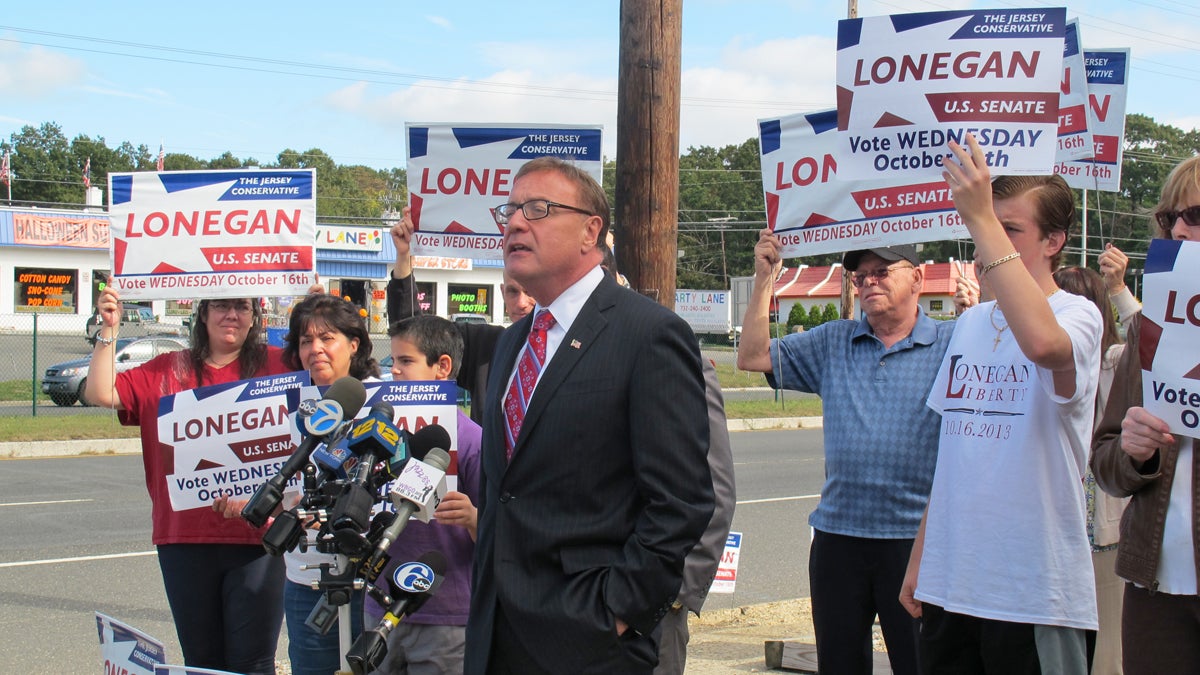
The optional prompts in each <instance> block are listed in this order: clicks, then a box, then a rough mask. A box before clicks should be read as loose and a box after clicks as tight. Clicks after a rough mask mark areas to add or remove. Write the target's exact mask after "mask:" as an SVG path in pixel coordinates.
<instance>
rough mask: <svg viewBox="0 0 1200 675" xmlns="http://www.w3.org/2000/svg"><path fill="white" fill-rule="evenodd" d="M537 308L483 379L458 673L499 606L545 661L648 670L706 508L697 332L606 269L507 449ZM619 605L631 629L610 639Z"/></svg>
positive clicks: (481, 644) (548, 668)
mask: <svg viewBox="0 0 1200 675" xmlns="http://www.w3.org/2000/svg"><path fill="white" fill-rule="evenodd" d="M531 323H532V316H529V317H526V318H525V319H522V320H521V321H519V322H517V323H516V324H514V325H513V326H512V327H511V328H510V329H508V330H507V331H505V333H504V335H503V336H502V337H501V339H500V343H499V344H498V345H497V348H496V353H495V355H494V357H493V360H492V362H493V363H494V364H495V367H494V368H492V373H491V377H490V378H489V381H488V406H487V410H486V412H485V414H484V435H483V462H482V463H483V471H482V474H483V476H482V482H483V486H482V492H483V497H482V499H481V503H480V504H479V538H478V541H477V542H476V548H475V575H474V579H475V583H474V589H473V594H472V600H471V614H470V617H469V619H468V623H467V653H466V672H467V673H472V674H482V673H484V672H485V671H486V670H487V666H488V659H489V655H490V653H491V651H492V644H491V642H492V638H493V626H494V619H495V613H496V608H497V605H500V606H502V607H503V611H504V615H505V617H506V618H507V620H508V622H509V624H510V625H511V626H512V627H514V628H515V629H516V631H517V632H518V634H519V635H521V636H522V637H523V638H527V639H524V644H523V645H522V647H523V648H524V651H526V652H527V653H529V654H531V655H533V656H534V658H535V659H536V660H537V665H538V667H540V669H541V670H543V671H545V672H553V673H614V672H622V673H624V672H639V671H643V672H647V673H648V672H649V671H650V669H651V668H652V667H653V662H654V661H655V660H656V656H655V654H656V653H657V642H656V638H655V635H654V630H655V627H656V625H657V623H658V621H659V620H660V619H661V618H662V617H663V615H665V614H666V612H667V611H668V610H669V609H670V606H671V603H672V601H673V600H674V598H675V597H676V595H677V593H678V592H679V588H680V583H681V580H682V577H681V571H682V568H683V560H684V557H685V556H686V555H687V553H688V552H689V551H690V550H691V549H692V547H693V546H695V544H696V542H697V541H699V539H700V535H701V533H702V532H703V531H704V529H705V527H706V526H707V525H708V522H709V519H710V517H711V515H712V512H713V489H712V478H711V476H710V474H709V469H708V463H707V459H706V454H707V452H708V441H709V437H708V415H707V411H706V409H705V399H704V383H703V378H702V374H701V365H700V351H699V347H698V345H697V341H696V338H695V335H693V334H692V331H691V329H690V328H689V327H688V326H687V324H686V323H685V322H684V321H683V320H682V319H680V318H679V317H678V316H676V315H675V314H674V313H673V312H671V311H669V310H667V309H666V308H664V307H662V306H661V305H658V304H657V303H654V302H653V301H651V300H649V299H647V298H644V297H642V296H640V295H638V294H637V293H634V292H632V291H629V290H627V289H623V288H621V287H619V286H618V285H617V284H616V283H615V282H614V281H612V280H611V279H609V278H605V279H604V280H603V281H601V282H600V285H599V286H598V287H597V288H596V290H595V291H594V292H593V293H592V295H591V297H590V298H589V299H588V300H587V302H586V303H585V304H584V307H583V309H582V311H581V312H580V314H579V316H578V317H577V318H576V320H575V322H574V324H573V325H572V326H571V329H570V331H569V332H568V333H567V335H566V337H565V338H564V340H563V343H562V344H561V345H560V346H559V347H558V350H557V351H556V352H555V354H554V357H553V358H552V359H551V360H550V362H549V363H548V364H547V365H546V368H545V370H544V371H543V372H542V376H541V379H540V380H539V382H538V385H537V388H536V389H535V390H534V394H533V398H532V400H531V401H530V404H529V410H528V412H527V414H526V417H525V422H524V424H523V426H522V427H521V434H520V437H519V438H518V439H517V444H516V447H515V449H514V453H513V458H512V462H511V463H506V461H505V458H504V454H505V449H504V432H503V429H504V420H503V417H502V414H503V413H502V412H501V405H500V404H501V402H502V399H503V392H504V389H505V387H506V386H507V383H508V376H509V374H510V373H511V372H512V369H513V366H514V364H515V362H516V358H517V354H518V352H519V350H520V349H521V348H522V346H523V345H524V342H525V340H526V337H527V335H528V333H529V328H530V325H531ZM614 617H619V618H621V619H622V620H624V621H625V622H626V623H627V624H629V626H630V630H631V631H634V633H632V634H627V635H626V636H624V637H622V638H621V639H618V638H617V636H616V631H615V622H614Z"/></svg>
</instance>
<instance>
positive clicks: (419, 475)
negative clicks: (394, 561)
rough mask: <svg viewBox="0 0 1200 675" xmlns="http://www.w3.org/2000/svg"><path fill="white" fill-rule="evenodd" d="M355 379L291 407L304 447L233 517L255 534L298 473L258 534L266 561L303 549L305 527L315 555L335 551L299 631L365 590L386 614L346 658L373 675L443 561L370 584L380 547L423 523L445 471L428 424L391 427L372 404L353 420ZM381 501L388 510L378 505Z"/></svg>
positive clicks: (445, 438)
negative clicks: (296, 496)
mask: <svg viewBox="0 0 1200 675" xmlns="http://www.w3.org/2000/svg"><path fill="white" fill-rule="evenodd" d="M366 398H367V393H366V389H365V388H364V387H363V385H362V382H360V381H358V380H357V379H355V378H353V377H343V378H341V379H340V380H337V381H336V382H334V383H333V384H332V385H330V387H329V389H327V390H326V392H325V395H324V397H323V398H321V399H320V400H306V401H303V402H302V403H301V404H300V408H299V413H298V416H297V420H298V424H299V426H300V428H301V433H302V435H303V440H302V441H301V443H300V445H299V446H298V447H297V448H296V450H295V451H294V452H293V453H292V454H291V456H289V457H288V459H287V460H286V461H285V462H284V463H283V464H282V465H281V466H280V468H279V471H278V472H277V473H276V474H275V475H274V476H272V477H271V478H270V479H269V480H268V481H267V482H265V483H263V484H262V485H260V486H259V487H258V489H257V490H255V492H254V494H253V495H252V496H251V497H250V500H249V501H248V502H247V503H246V505H245V507H244V508H243V509H242V517H243V518H244V519H245V520H246V521H247V522H248V523H250V524H251V525H252V526H254V527H262V526H263V525H265V524H266V523H267V521H268V520H270V518H271V515H272V514H274V513H275V512H276V510H277V509H278V508H279V506H280V505H281V503H282V502H283V493H284V489H285V488H286V487H287V485H288V483H289V482H290V481H291V480H292V479H293V478H295V477H296V475H297V474H301V475H302V483H303V493H302V496H301V497H300V501H299V503H298V504H296V505H295V506H294V507H292V508H290V509H287V510H284V511H281V512H279V513H277V514H275V518H274V521H273V522H271V526H270V527H269V528H267V531H266V533H265V534H264V535H263V546H264V547H265V548H266V549H267V551H268V552H269V553H271V554H272V555H283V553H284V552H285V551H292V550H294V549H296V547H297V546H299V547H300V548H301V550H305V549H306V547H307V546H308V545H309V542H308V540H307V538H306V537H305V531H306V529H311V528H315V529H316V532H317V535H316V544H315V547H316V550H317V551H319V552H321V553H334V554H339V556H340V557H339V558H337V560H339V561H343V560H344V561H345V564H338V565H329V564H322V565H321V579H320V581H319V582H317V583H316V586H317V587H318V588H319V589H320V590H322V591H323V592H324V594H323V596H322V598H321V602H319V603H318V604H317V605H316V607H314V608H313V610H312V612H311V613H310V614H309V616H308V621H307V622H306V623H307V625H308V626H309V627H310V628H312V629H314V630H317V631H319V632H321V633H326V632H328V631H329V629H330V628H331V627H332V625H333V624H334V622H335V620H336V619H337V616H338V607H340V606H342V605H346V604H348V603H349V602H350V597H351V595H352V593H353V592H354V591H355V590H357V589H362V588H365V589H366V592H367V594H368V595H370V596H371V597H373V598H374V599H375V600H376V601H377V602H378V603H379V605H380V606H381V607H386V608H387V612H386V613H385V614H384V617H383V619H382V620H381V621H380V622H379V624H378V625H377V626H375V627H374V628H371V629H369V630H366V631H364V632H363V634H362V635H360V636H359V637H358V639H357V640H355V642H354V644H353V645H352V646H351V647H350V650H349V651H348V652H347V653H346V660H347V661H348V662H349V664H350V667H351V669H352V670H353V671H354V673H356V675H359V674H361V673H367V672H370V671H371V670H373V669H374V668H375V667H376V666H378V665H379V663H380V661H382V659H383V657H384V656H385V655H386V653H387V636H388V634H389V633H390V632H391V631H392V630H393V629H394V628H395V627H396V626H397V625H399V623H400V621H401V620H403V619H404V617H406V616H408V615H411V614H412V613H413V612H415V611H417V610H418V609H420V607H421V605H423V604H424V603H425V601H426V600H428V599H429V597H430V596H432V595H433V593H434V592H435V591H436V590H437V589H438V587H439V586H440V585H441V583H442V579H443V575H444V574H445V568H446V560H445V558H444V557H443V556H442V554H441V553H439V552H437V551H430V552H428V553H426V554H424V555H422V556H421V557H420V558H419V559H417V560H415V561H412V562H407V563H402V564H400V565H399V566H398V567H396V569H395V571H394V572H393V574H392V576H391V578H390V579H388V584H387V588H386V589H385V588H383V587H381V586H380V585H378V584H377V583H376V582H377V581H378V579H379V576H380V574H381V573H382V572H383V569H384V568H385V567H386V566H387V564H388V563H389V562H390V560H391V556H390V555H389V553H388V549H389V548H390V547H391V545H392V543H394V542H395V541H396V539H397V538H398V537H399V536H400V534H401V533H402V532H403V531H404V528H405V527H406V526H407V525H408V523H409V520H410V518H412V517H418V518H420V519H422V520H425V521H428V520H429V517H430V516H431V514H432V513H433V510H434V509H436V508H437V505H438V501H439V500H440V499H441V496H442V494H444V492H445V475H446V469H447V467H448V466H449V465H450V454H449V452H448V449H449V447H450V435H449V434H448V433H447V432H446V430H445V429H444V428H443V427H441V426H440V425H437V424H431V425H429V426H426V427H424V428H422V429H420V430H419V431H417V432H416V433H413V434H409V433H408V432H407V431H402V430H400V429H398V428H397V427H396V425H395V424H394V423H393V421H392V420H393V417H394V416H395V411H394V409H393V408H392V406H391V405H389V404H387V403H377V404H375V405H374V406H372V407H371V410H370V412H369V413H368V414H367V415H366V416H365V417H363V418H360V419H354V415H355V414H356V413H357V412H358V410H359V409H361V408H362V406H363V404H364V403H365V402H366ZM385 501H390V503H391V504H392V506H394V507H395V511H394V512H393V511H389V510H386V509H385V510H382V511H379V512H378V513H377V514H376V515H374V517H372V515H371V514H372V511H374V510H375V507H376V505H377V504H380V503H381V502H385Z"/></svg>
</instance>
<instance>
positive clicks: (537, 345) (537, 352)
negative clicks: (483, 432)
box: [504, 309, 554, 461]
mask: <svg viewBox="0 0 1200 675" xmlns="http://www.w3.org/2000/svg"><path fill="white" fill-rule="evenodd" d="M553 326H554V315H552V314H551V313H550V310H548V309H543V310H541V311H540V312H538V313H537V316H535V317H534V318H533V328H532V329H530V331H529V339H528V340H527V341H526V342H525V348H524V349H522V350H521V357H520V358H519V359H517V374H516V375H514V376H513V379H512V383H511V384H509V385H508V394H506V395H505V397H504V448H505V453H504V456H505V457H506V458H507V459H508V460H510V461H511V460H512V453H513V447H514V446H516V444H517V438H518V437H519V436H520V435H521V424H522V423H523V422H524V421H525V411H526V410H528V409H529V399H530V398H532V397H533V387H534V385H536V384H537V380H538V376H539V375H541V373H542V368H543V367H545V365H546V331H548V330H550V329H551V328H552V327H553Z"/></svg>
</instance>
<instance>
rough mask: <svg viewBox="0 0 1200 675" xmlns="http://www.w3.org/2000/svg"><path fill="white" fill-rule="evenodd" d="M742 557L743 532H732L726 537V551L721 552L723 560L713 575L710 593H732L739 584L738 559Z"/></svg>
mask: <svg viewBox="0 0 1200 675" xmlns="http://www.w3.org/2000/svg"><path fill="white" fill-rule="evenodd" d="M741 557H742V533H741V532H730V533H729V536H728V537H726V539H725V551H724V553H722V554H721V562H719V563H718V564H717V574H716V576H715V577H713V583H712V588H710V589H709V591H708V592H709V593H732V592H733V590H734V586H736V585H737V570H738V561H739V560H741Z"/></svg>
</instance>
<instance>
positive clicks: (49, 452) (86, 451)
mask: <svg viewBox="0 0 1200 675" xmlns="http://www.w3.org/2000/svg"><path fill="white" fill-rule="evenodd" d="M140 454H142V441H141V439H140V438H94V439H84V440H78V441H28V442H25V443H0V459H38V458H43V457H78V456H81V455H140Z"/></svg>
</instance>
